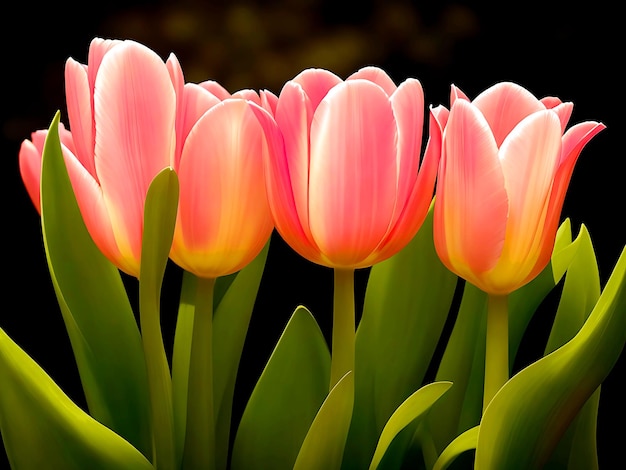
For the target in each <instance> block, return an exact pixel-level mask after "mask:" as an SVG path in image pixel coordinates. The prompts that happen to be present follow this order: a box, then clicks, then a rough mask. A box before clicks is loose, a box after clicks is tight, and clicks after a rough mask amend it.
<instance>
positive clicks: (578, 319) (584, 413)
mask: <svg viewBox="0 0 626 470" xmlns="http://www.w3.org/2000/svg"><path fill="white" fill-rule="evenodd" d="M577 238H578V239H579V243H578V250H577V251H576V256H575V257H574V259H573V260H572V262H571V264H570V266H569V268H568V269H567V273H566V275H565V282H564V284H563V292H562V293H561V299H560V302H559V306H558V309H557V312H556V316H555V319H554V323H553V325H552V330H551V332H550V337H549V339H548V344H547V346H546V354H549V353H550V352H552V351H554V350H556V349H557V348H559V347H560V346H562V345H563V344H565V343H566V342H567V341H569V340H570V339H572V338H573V337H574V336H575V335H576V333H577V332H578V331H579V330H580V328H581V327H582V325H583V324H584V323H585V321H586V320H587V317H588V316H589V314H590V313H591V311H592V310H593V307H594V306H595V304H596V302H597V301H598V298H599V297H600V289H601V288H600V273H599V272H598V265H597V261H596V256H595V253H594V250H593V245H592V243H591V238H590V236H589V232H588V231H587V229H586V227H585V226H584V225H583V226H582V227H581V229H580V233H579V235H578V237H577ZM599 399H600V390H599V389H598V390H596V392H594V394H593V395H592V397H591V399H590V400H589V401H588V402H587V403H586V404H585V406H584V407H583V408H582V410H581V412H580V413H579V414H578V416H577V417H576V418H575V419H574V421H573V422H572V424H571V425H570V427H569V429H568V430H567V431H566V433H565V435H564V436H563V438H562V439H561V441H560V442H559V445H558V446H557V448H556V449H555V451H554V453H553V454H552V457H551V459H550V465H552V466H560V467H561V468H570V470H571V469H574V468H580V469H585V470H592V469H594V468H596V469H597V468H598V456H597V449H596V438H595V436H596V425H597V416H598V404H599Z"/></svg>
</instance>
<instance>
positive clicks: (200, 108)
mask: <svg viewBox="0 0 626 470" xmlns="http://www.w3.org/2000/svg"><path fill="white" fill-rule="evenodd" d="M219 103H220V100H219V98H216V97H215V95H213V94H212V93H210V92H209V91H207V90H206V89H205V88H203V87H201V86H200V85H196V84H195V83H186V84H185V85H184V87H183V91H182V96H180V97H179V98H178V104H177V116H176V156H175V158H174V163H173V167H174V169H175V170H177V169H178V164H179V161H180V156H181V154H182V150H183V146H184V145H185V140H186V139H187V135H188V134H189V131H190V130H191V128H192V127H193V126H194V125H195V124H196V122H197V121H198V119H200V116H202V115H203V114H204V113H205V112H206V111H207V110H209V109H211V108H212V107H213V106H215V105H217V104H219Z"/></svg>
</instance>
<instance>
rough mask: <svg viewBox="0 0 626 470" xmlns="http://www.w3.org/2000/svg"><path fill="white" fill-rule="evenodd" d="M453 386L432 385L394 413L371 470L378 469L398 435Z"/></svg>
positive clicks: (379, 442)
mask: <svg viewBox="0 0 626 470" xmlns="http://www.w3.org/2000/svg"><path fill="white" fill-rule="evenodd" d="M451 385H452V382H434V383H430V384H428V385H425V386H423V387H422V388H420V389H419V390H417V391H416V392H415V393H413V394H412V395H411V396H409V398H407V399H406V400H404V402H402V404H401V405H400V406H399V407H398V408H397V409H396V411H394V412H393V414H392V415H391V417H390V418H389V421H387V424H385V427H384V428H383V431H382V433H381V434H380V438H379V439H378V444H377V445H376V451H375V452H374V457H373V458H372V461H371V463H370V466H369V468H370V470H375V469H376V468H377V467H378V464H379V463H380V462H381V460H382V458H383V456H384V455H385V452H386V451H387V449H388V448H389V445H390V444H391V442H392V441H393V439H394V438H395V437H396V436H397V435H398V433H400V431H402V430H403V429H404V428H405V427H407V426H408V425H409V424H410V423H412V422H415V421H416V420H418V419H419V418H421V417H422V416H424V415H425V413H426V412H427V411H429V410H430V407H431V406H432V405H433V404H434V403H435V402H436V401H437V400H439V398H441V396H442V395H443V394H444V393H446V392H447V391H448V389H449V388H450V386H451Z"/></svg>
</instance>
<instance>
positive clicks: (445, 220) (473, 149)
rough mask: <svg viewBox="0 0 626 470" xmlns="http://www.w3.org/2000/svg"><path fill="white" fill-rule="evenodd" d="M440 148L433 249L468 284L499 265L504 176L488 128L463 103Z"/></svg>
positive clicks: (505, 202)
mask: <svg viewBox="0 0 626 470" xmlns="http://www.w3.org/2000/svg"><path fill="white" fill-rule="evenodd" d="M443 145H444V148H443V154H442V160H441V166H440V171H439V179H438V183H437V191H436V201H435V233H434V236H435V246H436V248H437V252H438V253H439V255H440V256H441V257H442V261H443V262H444V263H445V264H446V265H447V266H448V267H450V268H451V269H452V270H453V271H455V272H456V273H457V274H459V275H461V276H462V277H464V278H466V279H470V281H472V280H474V278H475V275H476V273H481V272H484V271H487V270H489V269H491V268H492V267H493V266H494V265H495V264H496V263H497V261H498V258H499V256H500V253H501V250H502V245H503V243H504V234H505V230H506V218H507V212H508V199H507V194H506V190H505V187H504V175H503V173H502V168H501V166H500V161H499V159H498V153H497V152H498V149H497V146H496V142H495V140H494V138H493V135H492V133H491V129H490V127H489V124H488V123H487V121H486V120H485V119H484V117H483V116H482V114H481V113H480V111H479V110H478V109H477V108H476V107H475V106H473V105H471V104H470V103H468V102H467V101H465V100H462V99H461V100H456V101H455V102H454V105H453V107H452V110H451V111H450V117H449V119H448V122H447V124H446V128H445V131H444V136H443ZM442 248H443V249H442Z"/></svg>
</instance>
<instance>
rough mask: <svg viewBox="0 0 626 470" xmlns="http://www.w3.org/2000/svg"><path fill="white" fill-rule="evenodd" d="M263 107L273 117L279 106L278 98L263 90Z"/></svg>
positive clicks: (261, 93)
mask: <svg viewBox="0 0 626 470" xmlns="http://www.w3.org/2000/svg"><path fill="white" fill-rule="evenodd" d="M260 97H261V106H262V107H263V108H264V109H265V110H266V111H268V112H269V113H270V114H271V115H272V116H274V115H275V114H276V106H278V97H277V96H276V95H275V94H274V93H272V92H271V91H268V90H261V92H260Z"/></svg>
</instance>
